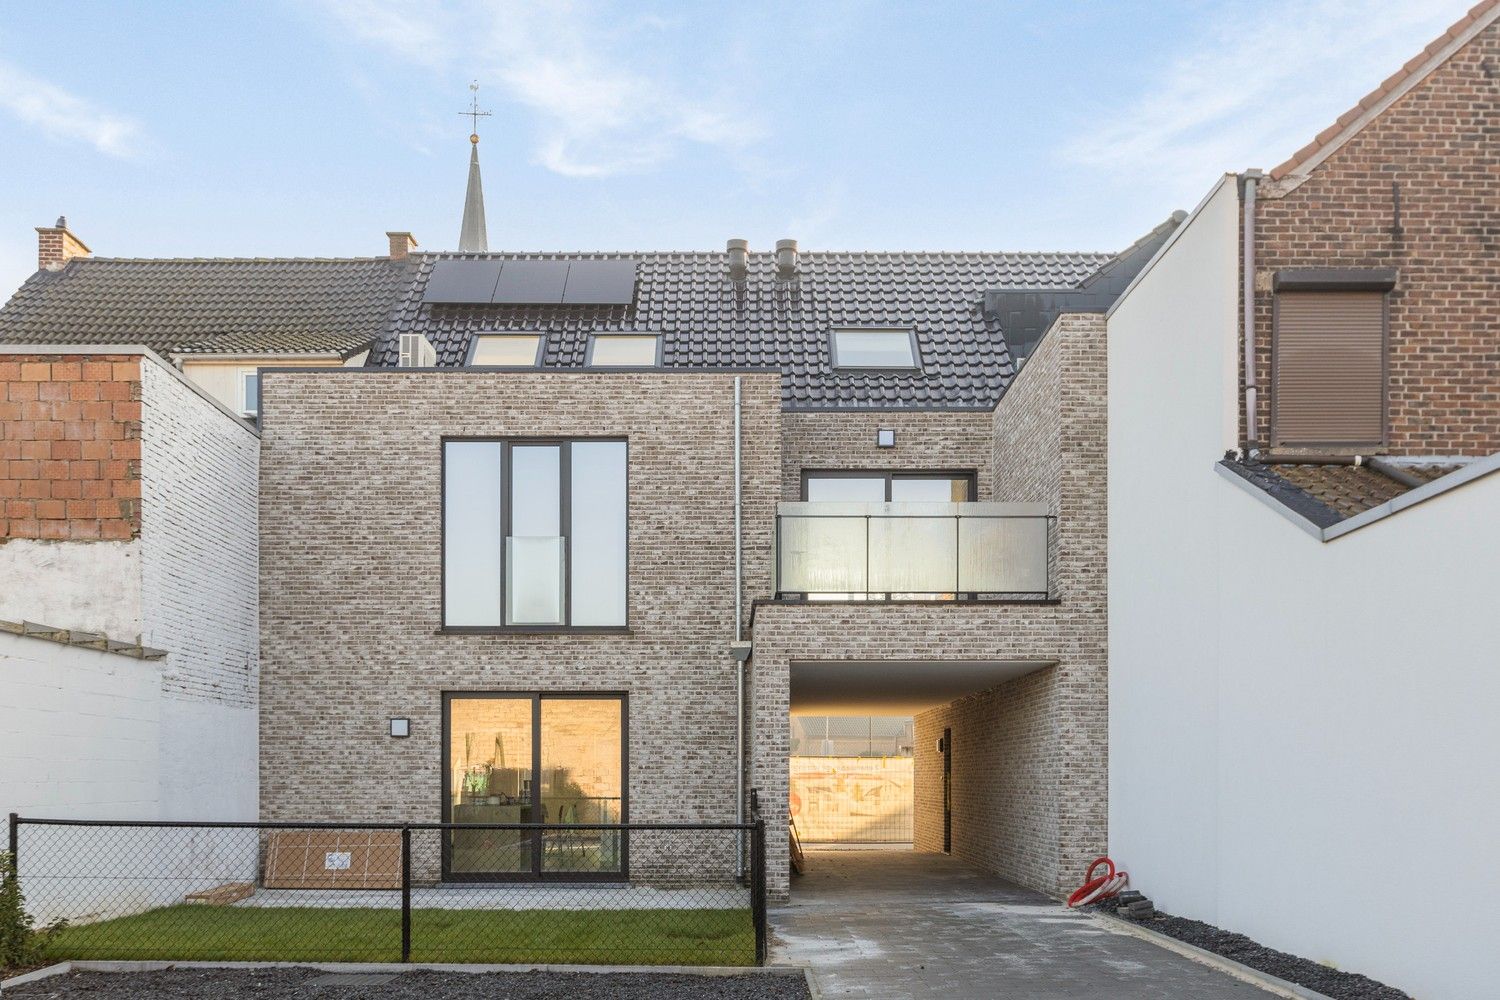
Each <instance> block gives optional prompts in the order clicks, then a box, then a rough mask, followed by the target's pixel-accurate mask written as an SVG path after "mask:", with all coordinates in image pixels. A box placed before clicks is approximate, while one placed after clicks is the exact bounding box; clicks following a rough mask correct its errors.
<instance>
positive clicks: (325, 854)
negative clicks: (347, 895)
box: [261, 830, 401, 889]
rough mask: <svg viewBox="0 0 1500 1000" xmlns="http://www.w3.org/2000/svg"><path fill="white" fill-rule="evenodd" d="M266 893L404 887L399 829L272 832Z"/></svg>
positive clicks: (263, 879)
mask: <svg viewBox="0 0 1500 1000" xmlns="http://www.w3.org/2000/svg"><path fill="white" fill-rule="evenodd" d="M263 871H264V876H263V878H262V880H261V881H262V883H263V884H264V885H265V887H266V888H267V889H399V888H401V831H400V830H272V831H271V833H270V836H269V837H267V838H266V863H265V868H264V869H263Z"/></svg>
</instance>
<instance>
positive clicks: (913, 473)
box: [799, 469, 979, 503]
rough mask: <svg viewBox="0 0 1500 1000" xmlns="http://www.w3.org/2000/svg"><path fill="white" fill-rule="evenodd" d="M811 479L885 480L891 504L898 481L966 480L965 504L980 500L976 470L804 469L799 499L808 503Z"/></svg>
mask: <svg viewBox="0 0 1500 1000" xmlns="http://www.w3.org/2000/svg"><path fill="white" fill-rule="evenodd" d="M811 479H884V480H885V500H884V501H883V502H884V503H891V502H892V500H891V483H892V482H893V481H894V480H897V479H965V480H967V481H968V483H969V498H968V500H966V501H964V502H965V503H974V502H975V501H977V500H978V499H979V472H978V470H975V469H803V470H802V482H801V492H800V493H799V499H800V500H801V501H802V502H803V503H807V502H808V499H807V484H808V481H809V480H811Z"/></svg>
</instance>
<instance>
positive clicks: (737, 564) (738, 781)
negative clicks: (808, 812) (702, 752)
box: [733, 375, 745, 875]
mask: <svg viewBox="0 0 1500 1000" xmlns="http://www.w3.org/2000/svg"><path fill="white" fill-rule="evenodd" d="M741 513H742V512H741V485H740V376H738V375H736V376H735V377H734V643H733V649H734V667H735V674H736V676H735V686H736V701H735V727H734V821H735V822H736V823H740V824H743V823H744V822H745V657H744V656H743V655H741V653H740V649H741V645H740V639H741V635H742V633H743V631H744V621H743V620H742V611H741V608H740V596H741V595H742V594H743V593H744V589H745V588H744V558H743V557H744V553H743V550H742V546H743V542H742V540H741V537H740V519H741ZM735 838H736V840H737V841H738V843H737V844H736V848H737V850H736V851H735V858H736V861H737V867H738V868H740V874H741V875H743V874H744V862H745V845H744V839H745V832H744V831H743V830H740V831H738V832H737V833H736V834H735Z"/></svg>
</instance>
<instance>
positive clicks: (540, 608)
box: [505, 535, 564, 625]
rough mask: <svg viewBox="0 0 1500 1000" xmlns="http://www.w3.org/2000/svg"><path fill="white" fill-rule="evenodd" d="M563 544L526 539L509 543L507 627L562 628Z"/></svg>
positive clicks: (539, 538)
mask: <svg viewBox="0 0 1500 1000" xmlns="http://www.w3.org/2000/svg"><path fill="white" fill-rule="evenodd" d="M563 549H564V545H563V540H562V539H561V538H559V537H556V536H540V535H524V536H512V537H510V538H507V539H506V540H505V595H506V601H505V612H506V614H505V623H506V624H507V625H561V624H562V621H563Z"/></svg>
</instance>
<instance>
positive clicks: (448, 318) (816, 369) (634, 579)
mask: <svg viewBox="0 0 1500 1000" xmlns="http://www.w3.org/2000/svg"><path fill="white" fill-rule="evenodd" d="M1175 224H1176V219H1173V220H1169V221H1168V223H1166V224H1164V226H1163V227H1161V228H1160V229H1158V230H1157V231H1155V232H1154V233H1153V234H1151V236H1150V237H1148V238H1147V239H1145V240H1143V241H1142V242H1141V243H1139V244H1137V245H1136V246H1133V247H1132V248H1130V249H1129V250H1128V251H1126V252H1124V253H1122V254H1117V255H1113V256H1111V255H1104V254H1098V255H1090V254H875V253H857V254H851V253H799V252H798V251H797V249H796V247H795V244H792V243H790V241H787V242H786V243H784V244H783V245H782V246H780V247H779V248H778V250H777V251H776V252H775V253H754V252H749V251H748V250H747V249H746V248H745V247H744V245H743V244H742V243H741V242H739V241H731V243H730V244H729V246H728V248H727V249H726V251H725V252H724V253H681V254H638V255H630V254H577V255H569V254H527V255H520V254H463V255H453V254H425V255H421V256H414V257H413V260H415V261H416V262H417V273H416V277H415V279H414V280H413V282H412V284H411V287H410V288H409V290H408V292H407V294H406V295H405V297H404V299H403V301H402V302H401V304H400V305H399V306H398V307H397V308H396V309H395V310H394V313H393V320H392V323H391V325H390V328H389V330H388V332H387V334H386V335H385V336H383V337H382V338H381V339H380V340H379V341H378V342H377V343H376V345H375V346H374V348H373V349H372V351H371V355H370V359H369V363H368V364H367V365H366V366H365V367H363V368H360V369H325V370H292V369H277V368H267V369H265V370H264V371H263V373H262V385H261V394H262V399H263V401H264V409H263V417H262V434H263V438H262V505H261V544H262V574H263V575H262V591H261V592H262V616H261V625H262V653H263V655H262V725H261V740H262V744H261V762H262V771H261V788H262V812H263V815H264V816H265V817H266V818H268V819H293V818H296V819H301V818H308V817H311V816H314V815H316V816H331V817H335V818H338V817H348V818H350V819H353V818H355V817H359V818H367V819H385V820H396V819H411V820H425V821H431V820H434V819H439V818H441V819H445V820H451V821H456V822H464V821H472V822H485V821H487V822H515V821H517V820H518V819H520V818H523V817H524V818H528V819H529V818H532V817H536V816H538V815H540V816H541V817H542V819H543V821H556V818H557V817H558V816H560V815H565V816H568V817H570V818H575V819H576V820H577V821H582V822H597V821H613V820H617V819H620V818H628V819H629V820H632V821H638V822H662V821H666V822H670V821H695V820H698V821H702V820H709V821H732V820H735V819H736V818H737V817H739V816H742V815H745V814H746V811H747V810H749V809H750V808H751V807H752V804H753V805H754V806H755V807H758V809H759V813H760V815H762V816H764V817H765V819H766V820H767V822H768V827H769V830H770V843H771V851H770V873H769V874H770V884H771V886H772V889H773V891H775V892H777V893H785V892H786V890H787V886H788V868H787V844H786V841H787V832H786V831H787V823H788V805H787V804H788V754H789V749H790V747H789V743H790V722H789V715H790V714H791V713H798V712H807V713H812V714H839V715H871V714H885V715H900V714H905V715H915V716H916V733H917V740H916V743H917V746H916V774H917V790H916V795H917V810H916V833H915V836H916V840H917V844H918V846H919V847H920V848H922V849H930V850H945V849H946V850H951V851H952V852H953V853H955V854H957V855H959V856H962V857H964V858H966V859H968V860H970V861H973V862H975V863H976V864H979V865H981V866H983V867H985V868H988V869H990V870H996V871H1000V872H1002V873H1004V874H1006V875H1009V876H1011V877H1013V878H1015V879H1017V880H1018V881H1021V882H1024V883H1026V884H1028V885H1033V886H1036V887H1039V888H1042V889H1044V890H1045V891H1048V892H1052V893H1057V892H1060V891H1062V890H1063V888H1064V887H1065V886H1067V885H1068V884H1069V883H1070V882H1071V881H1072V880H1073V879H1074V878H1075V875H1076V872H1077V871H1078V870H1081V864H1082V863H1085V862H1086V861H1087V860H1088V859H1089V858H1090V857H1092V856H1093V855H1094V854H1097V853H1098V851H1099V850H1100V849H1101V848H1102V846H1103V843H1104V837H1105V831H1104V809H1103V796H1104V789H1105V760H1106V747H1105V707H1104V684H1105V679H1104V662H1105V624H1104V583H1105V578H1104V565H1103V555H1104V523H1103V514H1104V511H1103V487H1104V483H1103V475H1104V470H1103V452H1102V447H1101V442H1102V435H1103V423H1104V404H1105V387H1104V381H1103V378H1104V352H1103V321H1102V317H1101V316H1100V315H1099V310H1100V309H1102V307H1103V305H1104V304H1107V299H1106V301H1105V302H1099V301H1097V299H1098V293H1097V292H1096V291H1091V290H1090V288H1089V286H1088V282H1089V279H1090V278H1091V276H1093V275H1095V274H1097V273H1098V272H1100V271H1101V270H1104V269H1108V270H1109V271H1110V272H1111V273H1114V272H1116V271H1119V270H1121V269H1124V270H1125V271H1127V272H1128V273H1130V274H1133V273H1134V270H1135V269H1138V268H1139V266H1140V265H1141V264H1142V263H1143V262H1144V261H1145V260H1146V259H1147V258H1148V257H1149V256H1150V254H1151V253H1152V252H1153V251H1154V250H1155V249H1156V247H1158V246H1159V245H1160V244H1161V242H1162V241H1163V240H1164V239H1165V238H1166V236H1167V235H1168V234H1169V233H1170V232H1171V230H1172V229H1173V227H1174V226H1175ZM1127 280H1128V275H1127ZM1039 289H1040V290H1046V291H1047V292H1049V293H1050V294H1049V296H1047V297H1046V301H1044V302H1038V301H1037V300H1036V295H1035V294H1034V293H1036V292H1037V291H1038V290H1039ZM1022 291H1025V292H1027V293H1028V294H1030V295H1031V300H1028V301H1029V304H1026V303H1023V305H1022V307H1021V308H1030V309H1032V310H1033V314H1034V315H1032V319H1033V322H1036V323H1039V324H1040V326H1041V329H1042V330H1043V331H1047V330H1048V329H1049V327H1050V332H1048V333H1047V335H1046V336H1043V337H1041V338H1039V343H1037V344H1036V345H1035V346H1034V347H1032V348H1030V350H1031V354H1030V357H1029V358H1028V360H1027V361H1026V362H1025V364H1024V367H1021V368H1020V371H1019V373H1018V372H1017V365H1016V363H1015V361H1014V360H1013V359H1012V356H1011V354H1010V352H1009V349H1008V347H1007V342H1006V339H1005V335H1004V333H1003V330H1002V327H1001V324H1000V321H999V318H998V316H997V314H996V311H995V310H994V309H993V308H989V309H987V308H986V293H995V292H1012V293H1019V292H1022ZM1069 292H1073V293H1075V294H1076V296H1077V299H1070V298H1069V295H1068V293H1069ZM1085 296H1092V297H1091V298H1085ZM1075 303H1076V305H1077V307H1078V308H1080V309H1086V310H1092V311H1088V312H1070V311H1068V310H1069V309H1071V308H1073V306H1074V304H1075ZM1049 310H1050V312H1049ZM423 359H426V363H427V364H428V365H430V367H413V364H414V363H417V364H422V363H423ZM375 412H378V413H379V414H380V419H378V420H372V419H370V415H371V414H372V413H375ZM741 705H743V709H741V708H740V707H739V706H741ZM392 726H394V728H392ZM392 732H398V733H400V734H404V735H402V736H399V737H395V738H393V737H392V736H391V735H390V734H391V733H392ZM940 739H941V740H942V742H941V743H940V742H939V740H940ZM601 747H608V748H610V750H609V752H608V753H607V754H601V752H600V748H601ZM945 755H946V756H947V757H948V758H949V763H948V773H949V778H948V786H947V791H946V800H947V805H946V807H945V791H944V781H943V777H942V775H943V769H944V768H943V758H944V756H945ZM502 757H503V758H504V760H505V764H504V766H503V767H502V766H500V765H499V763H498V762H499V761H500V760H501V758H502ZM606 758H607V759H606ZM475 775H477V777H475ZM533 775H540V778H539V779H538V781H537V782H536V785H537V786H539V787H535V786H533V784H532V780H533ZM563 776H565V777H563ZM481 785H483V786H484V787H482V788H481V787H480V786H481ZM470 854H471V852H467V851H465V850H464V849H463V847H462V845H459V844H456V843H455V844H450V845H448V848H447V850H446V851H445V855H444V867H443V869H442V871H441V873H438V872H433V873H431V874H433V875H434V876H436V875H438V874H441V875H442V876H444V877H449V878H481V879H482V878H496V877H506V878H510V877H528V876H529V877H533V878H540V879H543V880H545V879H548V878H550V877H568V878H573V877H577V875H578V874H579V872H577V871H573V870H568V871H561V872H553V871H551V870H550V868H549V867H548V865H549V864H550V862H548V861H547V860H546V859H545V857H541V858H538V857H536V856H534V855H533V854H532V853H531V852H530V851H529V849H528V848H526V847H525V846H524V845H518V846H516V847H515V848H514V850H513V851H511V853H509V854H507V853H505V852H504V851H501V852H498V853H491V854H490V855H489V856H488V857H487V858H485V859H483V860H479V859H476V858H474V857H471V856H470ZM486 865H487V866H488V867H485V866H486ZM497 865H498V866H499V868H498V869H497V868H496V867H495V866H497ZM592 874H594V875H596V876H597V877H602V878H619V877H622V876H623V875H624V874H625V873H624V872H623V870H622V868H621V867H618V866H615V867H612V866H605V867H603V868H601V869H600V870H598V871H596V872H593V873H592Z"/></svg>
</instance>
